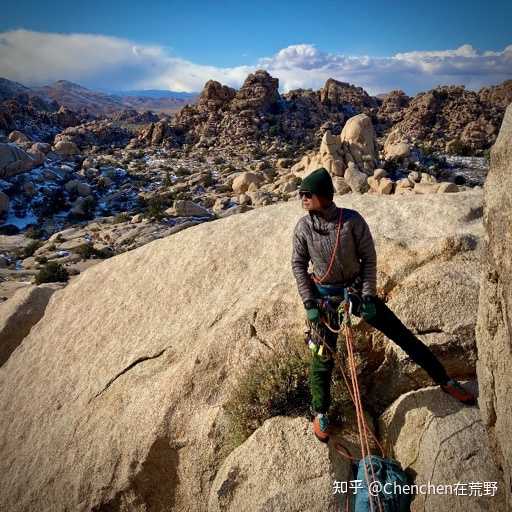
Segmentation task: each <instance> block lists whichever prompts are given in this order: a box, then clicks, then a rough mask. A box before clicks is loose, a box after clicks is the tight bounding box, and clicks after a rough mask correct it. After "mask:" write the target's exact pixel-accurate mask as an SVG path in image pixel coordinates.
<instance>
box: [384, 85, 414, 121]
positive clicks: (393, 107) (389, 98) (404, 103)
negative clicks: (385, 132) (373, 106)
mask: <svg viewBox="0 0 512 512" xmlns="http://www.w3.org/2000/svg"><path fill="white" fill-rule="evenodd" d="M410 101H411V98H409V96H407V94H405V92H404V91H401V90H396V91H391V92H389V93H388V94H386V96H385V97H384V98H383V100H382V104H381V105H380V106H379V110H378V113H377V120H378V122H379V123H381V124H382V125H383V126H384V128H389V127H391V126H393V125H394V124H396V123H398V122H399V121H401V119H402V117H403V114H404V111H405V109H406V108H407V107H408V106H409V102H410Z"/></svg>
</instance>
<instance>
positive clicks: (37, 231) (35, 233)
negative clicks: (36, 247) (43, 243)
mask: <svg viewBox="0 0 512 512" xmlns="http://www.w3.org/2000/svg"><path fill="white" fill-rule="evenodd" d="M43 234H44V231H43V229H42V228H40V227H39V226H35V225H33V224H32V225H30V226H29V227H28V228H27V229H26V230H25V236H26V237H27V238H34V239H36V238H41V237H42V236H43Z"/></svg>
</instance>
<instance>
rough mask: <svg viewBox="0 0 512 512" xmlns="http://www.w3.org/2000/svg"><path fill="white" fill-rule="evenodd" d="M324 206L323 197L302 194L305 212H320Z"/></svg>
mask: <svg viewBox="0 0 512 512" xmlns="http://www.w3.org/2000/svg"><path fill="white" fill-rule="evenodd" d="M324 204H325V200H324V198H323V197H320V196H317V195H316V194H310V193H308V192H306V193H304V194H302V207H303V208H304V210H308V211H309V210H318V209H319V208H323V207H324Z"/></svg>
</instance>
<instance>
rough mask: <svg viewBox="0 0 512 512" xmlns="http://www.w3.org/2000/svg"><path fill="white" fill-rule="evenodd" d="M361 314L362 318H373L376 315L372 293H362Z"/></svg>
mask: <svg viewBox="0 0 512 512" xmlns="http://www.w3.org/2000/svg"><path fill="white" fill-rule="evenodd" d="M361 316H362V317H363V319H364V320H368V321H370V320H373V319H374V318H375V317H376V316H377V308H376V306H375V301H374V296H373V295H363V304H362V305H361Z"/></svg>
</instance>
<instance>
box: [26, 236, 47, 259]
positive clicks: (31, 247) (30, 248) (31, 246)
mask: <svg viewBox="0 0 512 512" xmlns="http://www.w3.org/2000/svg"><path fill="white" fill-rule="evenodd" d="M42 245H43V241H42V240H32V241H31V242H30V243H28V244H27V245H26V246H25V247H24V248H23V252H22V257H23V258H29V257H30V256H33V254H34V253H35V252H36V250H37V249H39V247H41V246H42Z"/></svg>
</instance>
